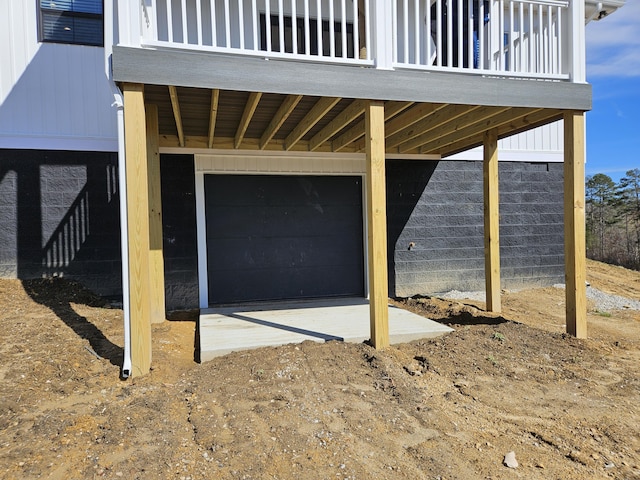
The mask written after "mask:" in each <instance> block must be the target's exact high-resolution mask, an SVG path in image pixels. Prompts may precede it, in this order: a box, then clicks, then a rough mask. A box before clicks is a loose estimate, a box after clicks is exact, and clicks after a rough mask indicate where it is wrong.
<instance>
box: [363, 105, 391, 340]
mask: <svg viewBox="0 0 640 480" xmlns="http://www.w3.org/2000/svg"><path fill="white" fill-rule="evenodd" d="M365 124H366V126H365V132H366V133H365V139H366V157H367V159H366V164H367V175H366V190H367V195H366V196H367V238H368V240H369V252H368V257H369V308H370V316H371V319H370V320H371V343H372V344H373V346H374V347H375V348H385V347H388V346H389V305H388V302H389V292H388V288H389V287H388V283H387V278H388V272H387V208H386V202H387V200H386V187H385V148H384V103H383V102H379V101H370V102H368V104H367V106H366V109H365Z"/></svg>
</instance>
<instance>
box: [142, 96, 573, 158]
mask: <svg viewBox="0 0 640 480" xmlns="http://www.w3.org/2000/svg"><path fill="white" fill-rule="evenodd" d="M145 101H146V103H148V104H154V105H157V107H158V112H159V117H160V121H159V129H160V146H161V147H188V148H215V149H235V150H238V149H244V150H275V151H311V152H313V151H315V152H363V151H364V148H365V138H364V129H365V125H364V111H365V106H366V103H365V101H364V100H359V99H343V98H335V97H309V96H302V95H280V94H269V93H260V92H237V91H226V90H225V91H222V90H217V89H216V90H207V89H196V88H184V87H174V86H169V87H166V86H154V85H147V86H146V87H145ZM561 116H562V110H557V109H536V108H522V107H517V108H512V107H499V106H478V105H455V104H435V103H411V102H399V101H387V102H385V137H386V140H385V142H386V150H387V153H395V154H438V155H442V156H443V157H446V156H448V155H451V154H454V153H457V152H460V151H463V150H466V149H468V148H472V147H474V146H477V145H481V144H482V138H483V135H484V132H486V131H487V130H492V129H496V130H497V132H498V136H499V137H505V136H509V135H512V134H515V133H519V132H522V131H525V130H527V129H530V128H534V127H536V126H539V125H543V124H545V123H549V122H552V121H555V120H557V119H559V118H561Z"/></svg>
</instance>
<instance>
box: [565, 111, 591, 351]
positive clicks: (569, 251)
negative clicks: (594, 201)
mask: <svg viewBox="0 0 640 480" xmlns="http://www.w3.org/2000/svg"><path fill="white" fill-rule="evenodd" d="M584 158H585V148H584V113H583V112H568V113H565V114H564V262H565V283H566V286H567V288H566V304H567V311H566V322H567V333H569V334H571V335H574V336H576V337H578V338H586V337H587V287H586V279H587V271H586V240H585V213H584V208H585V207H584V206H585V198H584Z"/></svg>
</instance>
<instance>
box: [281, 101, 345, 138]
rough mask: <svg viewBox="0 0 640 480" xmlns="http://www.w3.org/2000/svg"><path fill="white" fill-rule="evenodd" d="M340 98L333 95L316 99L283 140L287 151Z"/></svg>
mask: <svg viewBox="0 0 640 480" xmlns="http://www.w3.org/2000/svg"><path fill="white" fill-rule="evenodd" d="M340 100H341V99H340V98H335V97H322V98H321V99H320V100H318V101H317V102H316V104H315V105H314V106H313V107H312V108H311V110H309V113H307V115H305V117H304V118H303V119H302V120H301V121H300V123H299V124H298V125H297V126H296V127H295V128H294V129H293V130H292V131H291V133H290V134H289V135H288V136H287V138H286V139H285V141H284V149H285V150H287V151H289V150H291V149H292V148H293V147H294V145H295V144H296V143H298V141H300V139H301V138H302V137H304V135H305V134H306V133H307V132H308V131H309V130H311V129H312V128H313V126H314V125H315V124H316V123H318V122H319V121H320V119H322V117H324V116H325V115H326V114H327V113H329V112H330V111H331V109H332V108H333V107H335V105H336V103H338V102H339V101H340Z"/></svg>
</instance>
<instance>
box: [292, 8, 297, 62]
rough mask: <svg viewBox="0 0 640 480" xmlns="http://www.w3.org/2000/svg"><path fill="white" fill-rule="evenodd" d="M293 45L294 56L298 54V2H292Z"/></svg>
mask: <svg viewBox="0 0 640 480" xmlns="http://www.w3.org/2000/svg"><path fill="white" fill-rule="evenodd" d="M291 43H292V44H293V54H294V55H297V54H298V12H296V0H291Z"/></svg>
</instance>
